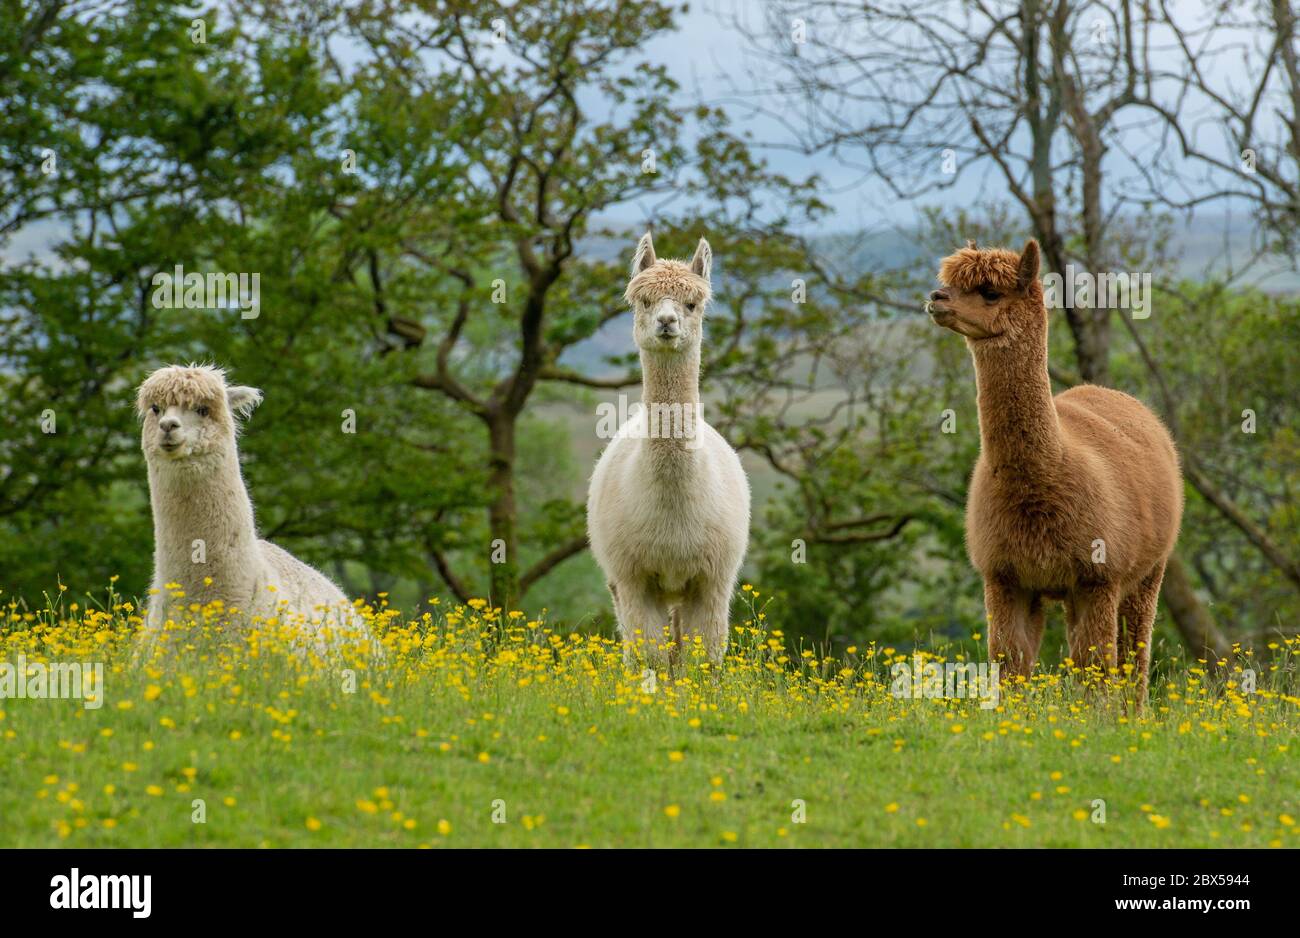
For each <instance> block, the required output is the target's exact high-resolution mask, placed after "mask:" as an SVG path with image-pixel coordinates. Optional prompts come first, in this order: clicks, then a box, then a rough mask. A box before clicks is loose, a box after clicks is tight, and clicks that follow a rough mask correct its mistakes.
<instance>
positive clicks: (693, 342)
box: [587, 233, 749, 665]
mask: <svg viewBox="0 0 1300 938" xmlns="http://www.w3.org/2000/svg"><path fill="white" fill-rule="evenodd" d="M711 263H712V252H711V251H710V249H709V245H708V242H706V241H705V240H704V239H700V243H699V246H698V248H697V249H696V251H695V257H694V258H693V259H692V261H691V262H690V264H684V263H681V262H680V261H672V260H662V261H661V260H657V259H656V258H655V252H654V245H653V243H652V242H651V238H650V235H649V233H647V234H646V235H645V236H644V237H643V238H642V239H641V241H640V243H639V244H638V245H637V250H636V257H635V259H634V260H633V262H632V279H631V282H630V283H629V284H628V287H627V293H626V298H627V300H628V302H629V303H630V304H631V305H632V308H633V314H634V324H633V336H634V338H635V340H636V344H637V346H638V348H639V349H640V355H641V372H642V380H643V384H642V392H641V399H642V408H641V410H640V412H639V413H638V414H637V415H636V416H634V417H632V418H631V419H630V420H629V421H628V422H627V424H625V425H624V426H623V427H622V428H620V430H619V433H618V436H617V437H616V438H615V439H614V440H612V441H611V442H610V444H609V446H607V447H606V448H605V451H604V453H602V454H601V457H600V460H599V462H597V464H596V469H595V472H593V473H592V477H591V487H590V489H589V491H588V495H587V531H588V536H589V538H590V540H591V550H592V553H593V554H594V555H595V557H596V562H597V563H598V564H600V568H601V570H602V571H604V574H605V579H606V581H607V582H608V584H609V591H610V593H611V595H612V596H613V598H614V613H615V615H616V617H617V618H618V625H619V631H620V633H621V635H622V637H623V640H624V643H625V648H627V649H628V650H629V652H631V651H632V646H633V645H634V644H635V643H637V641H638V638H640V639H643V640H644V642H643V644H642V646H641V650H642V651H643V653H644V654H645V655H646V657H647V658H648V659H649V660H650V661H651V662H652V663H654V664H656V665H662V664H664V663H666V662H667V663H670V664H671V659H672V658H675V657H676V655H675V654H673V655H668V654H665V651H664V648H665V646H664V644H663V642H664V639H665V636H667V637H668V638H670V639H672V641H673V642H674V644H673V646H671V647H672V648H674V649H680V647H681V645H682V643H683V641H690V640H691V639H692V638H693V637H694V636H697V635H698V636H700V638H701V640H702V641H703V644H704V647H705V650H706V651H707V653H708V656H709V658H710V660H712V661H713V662H715V663H716V662H720V661H721V660H722V657H723V655H724V654H725V652H726V649H727V632H728V621H729V616H730V611H731V594H732V593H733V592H734V591H735V586H736V577H737V576H738V575H739V573H740V565H741V562H742V561H743V560H744V557H745V548H746V546H747V543H748V539H749V482H748V480H747V479H746V478H745V471H744V469H743V468H742V467H741V464H740V457H738V456H737V455H736V452H735V450H733V449H732V448H731V447H730V446H729V445H728V444H727V442H726V440H724V439H723V438H722V436H721V434H719V433H718V432H717V431H716V430H714V429H713V428H712V427H711V426H709V425H708V424H707V423H705V422H704V421H703V420H702V419H699V417H698V414H699V410H700V407H699V405H700V389H699V381H700V342H701V339H702V337H703V325H704V307H705V306H706V305H707V303H708V301H709V297H710V287H709V270H710V266H711ZM652 413H664V414H669V415H671V416H672V417H673V418H680V419H676V420H669V421H667V422H665V423H659V425H657V426H656V422H653V421H652V420H651V419H650V415H651V414H652ZM669 425H671V428H670V427H669ZM677 431H680V432H677Z"/></svg>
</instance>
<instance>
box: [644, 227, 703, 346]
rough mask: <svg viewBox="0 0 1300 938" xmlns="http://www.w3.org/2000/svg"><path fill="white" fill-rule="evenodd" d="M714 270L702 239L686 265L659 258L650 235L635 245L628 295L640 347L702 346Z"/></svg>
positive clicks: (647, 234)
mask: <svg viewBox="0 0 1300 938" xmlns="http://www.w3.org/2000/svg"><path fill="white" fill-rule="evenodd" d="M712 267H713V251H712V250H711V249H710V248H709V242H707V241H705V240H704V239H703V238H701V239H700V243H699V245H698V246H697V247H696V248H695V256H694V257H693V258H691V262H690V263H689V264H686V263H683V262H681V261H671V260H659V259H658V258H656V257H655V248H654V242H653V241H652V240H651V238H650V232H648V231H647V232H646V233H645V235H644V236H643V237H642V238H641V240H640V242H639V243H638V244H637V246H636V256H635V257H634V258H633V260H632V279H631V281H629V282H628V285H627V292H626V293H625V294H624V296H625V297H626V299H627V301H628V303H630V304H631V306H632V312H633V315H634V317H635V318H634V321H633V325H632V335H633V337H634V338H635V339H636V344H637V347H638V348H640V349H641V350H642V351H643V352H650V353H652V354H659V353H664V354H673V353H677V352H681V351H682V350H684V349H692V348H695V349H698V348H699V346H700V339H701V338H702V337H703V334H704V307H705V306H706V305H707V304H708V302H709V297H710V295H711V291H710V287H709V272H710V270H711V269H712Z"/></svg>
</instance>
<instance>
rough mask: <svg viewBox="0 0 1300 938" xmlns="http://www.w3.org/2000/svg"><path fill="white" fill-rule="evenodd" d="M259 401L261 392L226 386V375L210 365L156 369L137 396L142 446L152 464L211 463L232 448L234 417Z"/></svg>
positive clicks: (241, 414)
mask: <svg viewBox="0 0 1300 938" xmlns="http://www.w3.org/2000/svg"><path fill="white" fill-rule="evenodd" d="M261 402H262V392H261V391H259V390H257V389H256V388H246V387H241V386H228V385H227V384H226V373H225V372H224V371H222V370H221V369H220V368H216V367H214V366H212V365H189V366H188V367H186V366H182V365H169V366H167V367H166V368H159V369H158V370H157V371H155V372H154V373H153V374H151V375H150V376H149V377H148V378H146V379H145V380H144V384H142V385H140V391H139V393H138V395H137V397H136V409H137V410H138V411H139V413H140V417H141V419H142V420H143V421H144V429H143V431H142V433H141V439H140V447H141V449H143V450H144V455H145V458H146V459H147V460H148V461H149V462H150V463H152V464H155V465H188V466H197V465H204V464H208V463H215V462H217V461H219V460H220V458H222V457H224V456H225V455H226V454H227V453H228V452H229V451H231V450H233V449H234V446H235V433H236V429H237V428H236V424H235V418H236V417H241V418H242V417H247V416H248V415H249V414H250V413H251V412H252V410H253V408H254V407H256V406H257V405H258V404H260V403H261Z"/></svg>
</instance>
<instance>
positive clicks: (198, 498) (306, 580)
mask: <svg viewBox="0 0 1300 938" xmlns="http://www.w3.org/2000/svg"><path fill="white" fill-rule="evenodd" d="M261 401H262V392H261V391H259V390H257V389H256V388H248V387H239V386H227V385H226V380H225V373H224V372H223V371H222V370H221V369H219V368H214V367H211V366H206V365H190V366H189V367H188V368H186V367H181V366H179V365H172V366H169V367H167V368H161V369H159V370H158V371H155V372H154V373H153V374H151V375H150V376H149V377H148V378H147V379H145V382H144V384H142V385H141V386H140V391H139V396H138V398H137V407H138V409H139V412H140V416H141V418H142V419H143V421H144V429H143V431H142V434H141V448H142V449H143V450H144V455H145V461H146V463H147V464H148V467H149V497H150V501H151V503H152V507H153V521H154V578H153V588H154V590H155V592H154V596H153V599H151V600H150V602H149V617H148V629H149V631H150V633H151V634H157V633H158V632H159V631H161V630H162V628H163V626H164V624H165V622H166V620H167V619H168V617H169V615H170V613H171V609H170V604H169V597H170V595H171V592H172V591H171V590H169V589H167V584H169V583H175V584H179V586H180V590H181V591H182V592H183V593H184V599H183V602H184V603H186V604H188V603H193V602H198V603H203V604H207V603H210V602H213V601H220V602H221V603H222V604H223V605H224V607H225V609H227V610H235V611H236V612H237V613H238V614H241V615H243V616H245V617H248V618H250V619H251V618H252V617H261V618H263V619H269V618H271V617H278V618H279V620H280V621H281V622H291V623H294V624H296V625H297V626H298V627H299V629H300V631H302V632H303V633H305V637H306V638H307V639H308V641H309V642H310V643H311V644H312V645H313V646H314V647H315V648H316V649H317V650H324V649H325V648H327V647H329V646H331V645H334V644H336V641H335V640H336V639H337V638H341V637H343V633H344V632H346V633H347V634H348V635H351V636H355V637H356V638H358V639H360V638H361V637H362V636H363V635H364V634H365V628H364V625H363V624H362V623H361V621H360V619H359V617H358V616H357V615H356V614H355V612H354V611H353V608H352V606H351V604H350V603H349V602H348V600H347V598H346V597H345V596H344V595H343V592H342V591H341V590H340V589H339V588H338V587H337V586H335V585H334V584H333V583H332V582H330V581H329V580H328V579H327V578H326V577H325V576H324V575H323V574H321V573H319V572H318V571H316V570H314V569H312V568H311V567H309V566H307V565H306V564H305V563H302V562H301V561H299V560H297V559H295V558H294V557H293V556H292V555H291V554H289V553H288V552H287V551H284V550H282V549H281V548H279V547H276V546H275V545H274V544H272V543H270V542H268V541H263V540H258V537H257V533H256V529H255V527H254V522H253V505H252V502H250V501H249V498H248V491H247V490H246V489H245V487H244V480H243V477H242V475H241V474H240V471H239V452H238V448H237V446H236V441H235V437H236V433H237V425H236V423H235V418H236V417H241V418H244V417H247V416H248V415H249V414H250V413H251V412H252V410H253V408H254V407H256V406H257V405H258V404H259V403H261ZM327 628H328V629H330V631H331V640H329V641H326V635H325V630H326V629H327Z"/></svg>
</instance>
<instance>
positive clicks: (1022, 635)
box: [984, 578, 1043, 680]
mask: <svg viewBox="0 0 1300 938" xmlns="http://www.w3.org/2000/svg"><path fill="white" fill-rule="evenodd" d="M984 608H985V611H986V612H987V613H988V616H989V660H990V661H999V662H1001V671H1002V673H1003V674H1004V675H1005V676H1006V677H1008V678H1011V677H1016V676H1019V677H1023V678H1024V679H1025V680H1028V679H1029V674H1030V672H1031V671H1033V669H1034V662H1035V661H1037V660H1038V645H1039V642H1041V641H1042V638H1043V608H1042V602H1041V600H1039V598H1038V597H1037V596H1035V595H1034V594H1033V593H1030V592H1029V591H1028V590H1025V589H1021V588H1020V587H1019V586H1018V585H1016V584H1013V583H1010V582H1007V581H1005V580H999V579H996V578H990V579H988V580H985V581H984Z"/></svg>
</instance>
